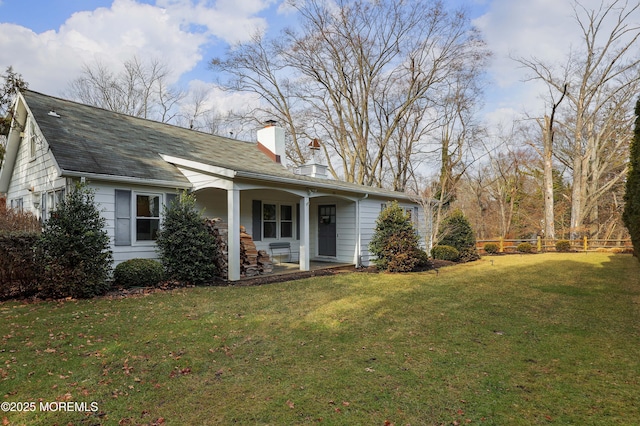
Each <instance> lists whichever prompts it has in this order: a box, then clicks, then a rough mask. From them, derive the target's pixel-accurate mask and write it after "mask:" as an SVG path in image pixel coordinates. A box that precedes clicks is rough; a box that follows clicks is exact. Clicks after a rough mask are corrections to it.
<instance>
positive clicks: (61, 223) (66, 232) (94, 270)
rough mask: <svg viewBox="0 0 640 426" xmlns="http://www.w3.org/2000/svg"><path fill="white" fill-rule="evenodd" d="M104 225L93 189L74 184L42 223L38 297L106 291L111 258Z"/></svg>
mask: <svg viewBox="0 0 640 426" xmlns="http://www.w3.org/2000/svg"><path fill="white" fill-rule="evenodd" d="M105 224H106V220H105V219H104V218H103V217H102V216H101V215H100V212H99V211H98V209H97V207H96V204H95V201H94V195H93V191H92V190H90V189H89V188H88V187H87V186H86V185H85V184H80V183H78V184H76V186H75V188H74V189H73V190H72V191H71V192H70V194H69V195H67V197H66V198H65V199H64V200H62V201H61V202H60V203H59V204H58V206H57V209H56V211H55V212H52V214H51V218H50V219H49V220H47V221H46V222H45V223H44V229H43V231H42V235H41V237H40V241H39V244H38V250H39V253H38V254H37V255H38V256H40V258H41V259H42V270H43V272H42V278H41V282H40V284H41V285H40V295H41V296H43V297H53V298H61V297H76V298H88V297H93V296H98V295H101V294H104V293H106V292H107V291H108V290H109V288H110V286H111V285H110V282H109V281H108V280H109V278H110V275H111V264H112V262H113V258H112V254H111V250H110V247H109V235H108V234H107V232H106V231H105Z"/></svg>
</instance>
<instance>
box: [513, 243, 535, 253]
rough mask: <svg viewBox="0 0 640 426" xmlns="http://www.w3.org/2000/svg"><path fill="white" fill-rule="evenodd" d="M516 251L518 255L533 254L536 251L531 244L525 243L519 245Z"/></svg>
mask: <svg viewBox="0 0 640 426" xmlns="http://www.w3.org/2000/svg"><path fill="white" fill-rule="evenodd" d="M516 251H517V252H518V253H533V251H534V249H533V245H531V243H527V242H524V243H520V244H518V246H517V247H516Z"/></svg>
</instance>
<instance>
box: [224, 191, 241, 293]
mask: <svg viewBox="0 0 640 426" xmlns="http://www.w3.org/2000/svg"><path fill="white" fill-rule="evenodd" d="M234 186H235V185H234ZM227 220H228V222H229V231H228V232H229V233H228V242H227V249H228V250H229V253H228V254H227V255H228V262H229V263H228V268H229V272H228V274H229V276H228V279H229V281H238V280H239V279H240V190H239V189H236V188H235V187H234V188H231V189H227Z"/></svg>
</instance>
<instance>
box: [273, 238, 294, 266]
mask: <svg viewBox="0 0 640 426" xmlns="http://www.w3.org/2000/svg"><path fill="white" fill-rule="evenodd" d="M269 251H271V259H274V260H275V259H276V257H277V259H278V263H282V260H283V258H284V257H285V256H286V259H287V262H296V261H299V260H294V255H296V256H295V257H298V256H297V255H299V253H297V252H294V251H291V243H290V242H286V241H278V242H275V243H269Z"/></svg>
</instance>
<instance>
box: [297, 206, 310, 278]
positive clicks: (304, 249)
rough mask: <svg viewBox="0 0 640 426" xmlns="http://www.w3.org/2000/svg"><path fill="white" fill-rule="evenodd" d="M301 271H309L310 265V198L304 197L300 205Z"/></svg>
mask: <svg viewBox="0 0 640 426" xmlns="http://www.w3.org/2000/svg"><path fill="white" fill-rule="evenodd" d="M298 220H299V221H300V234H301V235H300V270H301V271H308V270H309V269H310V265H309V256H310V250H309V241H310V238H309V228H310V226H309V197H302V202H301V203H300V217H299V218H298Z"/></svg>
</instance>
